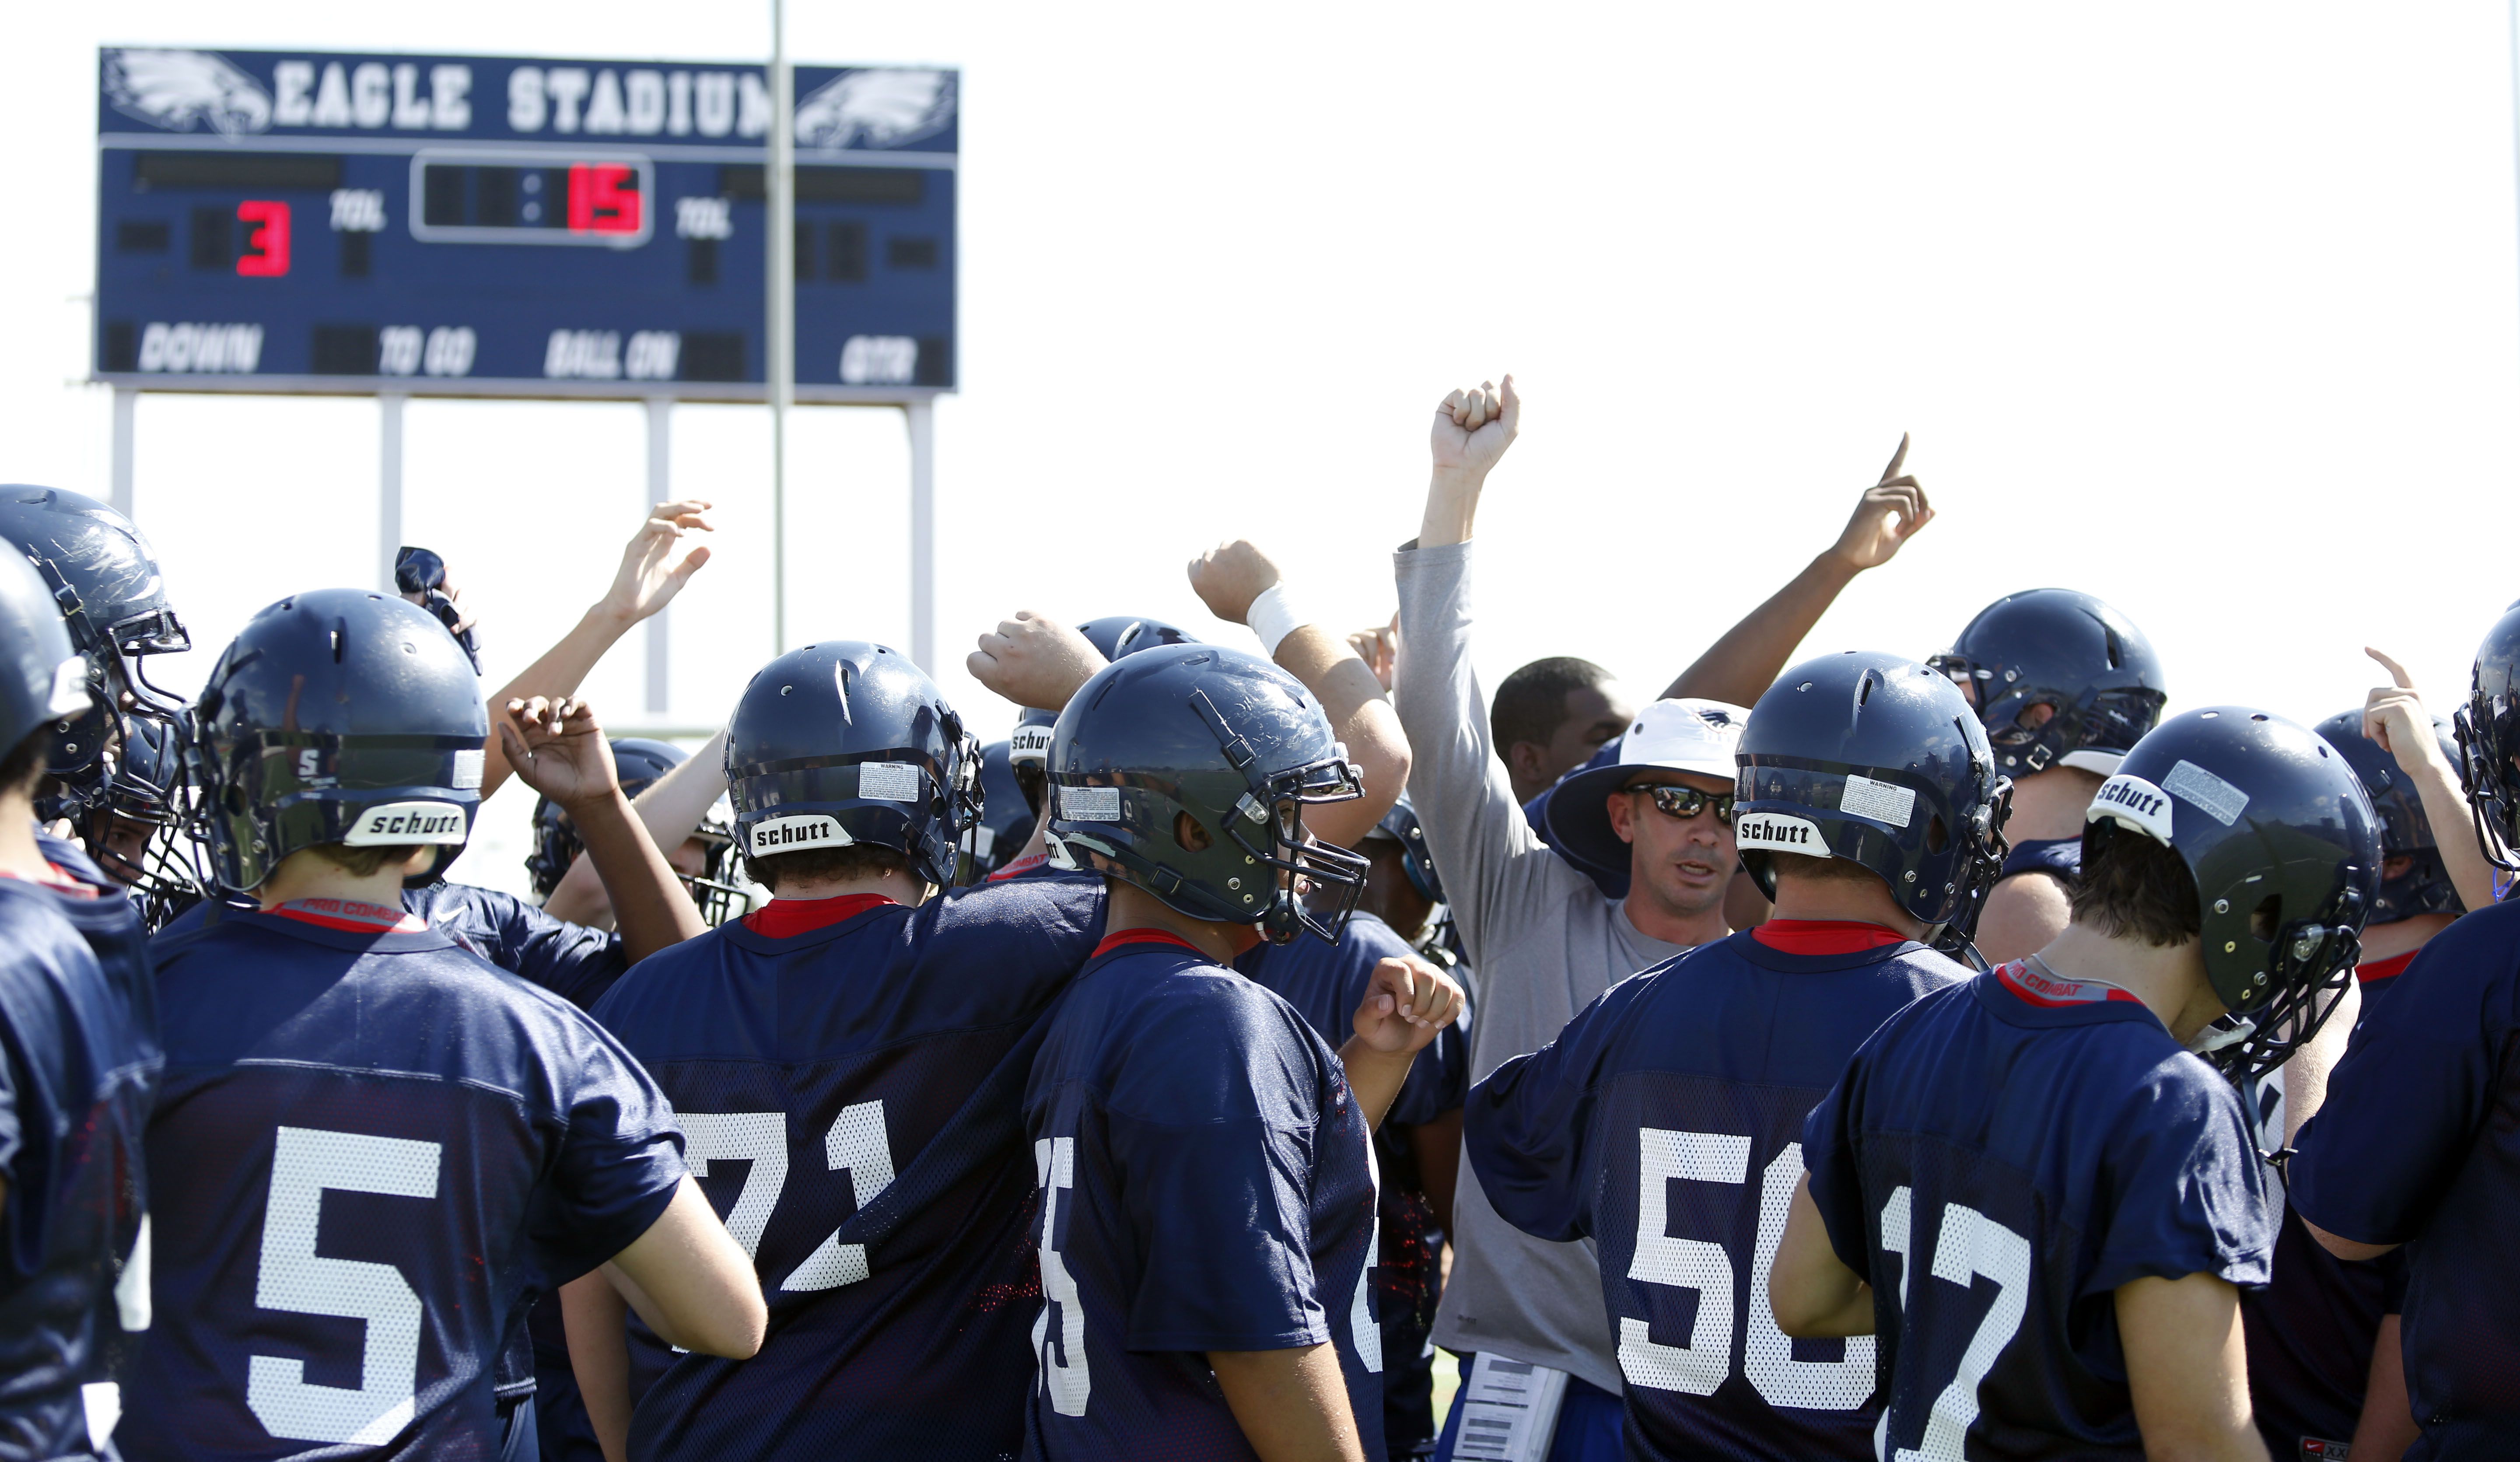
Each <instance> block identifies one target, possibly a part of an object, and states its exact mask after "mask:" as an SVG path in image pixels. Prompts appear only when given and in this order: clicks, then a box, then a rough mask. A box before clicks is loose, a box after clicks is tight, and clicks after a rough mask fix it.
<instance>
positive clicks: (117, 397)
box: [111, 386, 140, 517]
mask: <svg viewBox="0 0 2520 1462" xmlns="http://www.w3.org/2000/svg"><path fill="white" fill-rule="evenodd" d="M139 409H140V393H139V392H138V391H136V390H134V389H132V388H131V387H129V386H115V387H114V388H113V493H112V500H111V501H112V504H113V510H114V511H116V512H118V513H121V514H122V515H123V516H124V517H129V516H131V437H132V432H133V430H134V426H135V423H134V421H133V418H134V417H136V416H138V415H139Z"/></svg>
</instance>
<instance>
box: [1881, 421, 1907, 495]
mask: <svg viewBox="0 0 2520 1462" xmlns="http://www.w3.org/2000/svg"><path fill="white" fill-rule="evenodd" d="M1906 465H1908V433H1906V432H1904V431H1903V432H1900V433H1899V450H1898V451H1897V452H1895V453H1892V454H1891V457H1890V465H1888V466H1886V467H1883V468H1882V469H1881V480H1882V481H1884V482H1887V481H1889V480H1890V479H1891V478H1893V477H1896V476H1898V475H1899V469H1900V468H1901V467H1904V466H1906Z"/></svg>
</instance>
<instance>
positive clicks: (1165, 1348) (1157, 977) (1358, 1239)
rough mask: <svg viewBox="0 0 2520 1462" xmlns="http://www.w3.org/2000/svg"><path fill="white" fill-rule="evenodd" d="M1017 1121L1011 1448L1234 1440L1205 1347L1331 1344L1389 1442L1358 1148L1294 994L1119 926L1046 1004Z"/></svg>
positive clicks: (1176, 1453) (1362, 1425) (1151, 1453)
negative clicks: (1032, 1196)
mask: <svg viewBox="0 0 2520 1462" xmlns="http://www.w3.org/2000/svg"><path fill="white" fill-rule="evenodd" d="M1129 933H1130V934H1131V935H1144V934H1146V933H1148V931H1141V930H1132V931H1129ZM1024 1122H1025V1125H1026V1127H1027V1128H1028V1129H1029V1130H1030V1131H1031V1134H1032V1142H1033V1162H1034V1167H1035V1172H1036V1174H1038V1176H1039V1179H1040V1182H1041V1185H1042V1187H1043V1189H1044V1190H1045V1192H1044V1195H1043V1201H1042V1203H1041V1205H1040V1206H1039V1209H1038V1210H1037V1212H1038V1214H1039V1218H1037V1219H1036V1224H1035V1230H1034V1232H1035V1237H1036V1240H1037V1242H1038V1244H1039V1248H1040V1254H1041V1283H1042V1291H1043V1304H1042V1305H1041V1307H1040V1311H1039V1318H1038V1319H1037V1320H1036V1321H1035V1324H1034V1329H1033V1338H1034V1344H1035V1346H1036V1348H1037V1352H1038V1354H1039V1355H1040V1358H1041V1381H1040V1386H1039V1389H1038V1390H1036V1391H1035V1393H1034V1395H1033V1398H1032V1406H1031V1411H1030V1420H1029V1422H1028V1424H1027V1427H1026V1430H1025V1438H1024V1455H1025V1456H1026V1457H1028V1458H1061V1459H1064V1458H1093V1459H1098V1462H1099V1459H1103V1458H1113V1457H1148V1458H1164V1459H1167V1462H1210V1459H1218V1462H1223V1459H1247V1458H1250V1457H1252V1456H1253V1455H1254V1453H1253V1452H1252V1450H1251V1445H1250V1443H1249V1442H1248V1441H1247V1440H1244V1438H1243V1435H1242V1429H1241V1428H1240V1427H1239V1426H1238V1425H1236V1423H1235V1420H1234V1414H1233V1412H1232V1411H1231V1410H1230V1409H1228V1407H1227V1405H1226V1401H1225V1394H1224V1392H1223V1391H1222V1390H1221V1389H1219V1387H1218V1386H1217V1384H1216V1378H1215V1375H1214V1374H1213V1372H1211V1371H1210V1369H1209V1367H1208V1363H1207V1356H1206V1352H1207V1351H1282V1350H1292V1349H1297V1348H1301V1347H1309V1346H1317V1345H1322V1344H1325V1343H1328V1344H1329V1345H1331V1346H1333V1347H1334V1348H1335V1350H1336V1352H1337V1354H1338V1360H1339V1369H1340V1372H1341V1373H1342V1375H1343V1376H1344V1377H1345V1378H1346V1381H1347V1392H1348V1404H1349V1407H1350V1409H1351V1410H1352V1412H1353V1413H1354V1415H1355V1417H1356V1427H1357V1432H1358V1435H1359V1436H1360V1437H1361V1438H1362V1439H1363V1440H1364V1442H1365V1454H1366V1455H1367V1456H1369V1457H1379V1456H1382V1455H1383V1452H1384V1447H1383V1440H1382V1387H1381V1378H1380V1375H1379V1372H1380V1369H1381V1365H1382V1341H1381V1337H1380V1336H1379V1335H1378V1334H1376V1333H1375V1325H1374V1321H1373V1317H1372V1313H1371V1309H1372V1300H1371V1297H1370V1296H1369V1294H1368V1291H1367V1287H1366V1279H1367V1270H1368V1269H1369V1268H1370V1267H1371V1266H1372V1264H1373V1243H1374V1228H1375V1225H1374V1192H1373V1188H1374V1183H1373V1156H1372V1147H1371V1146H1370V1144H1369V1141H1368V1135H1367V1130H1366V1124H1365V1118H1364V1115H1363V1114H1362V1113H1360V1112H1359V1111H1358V1110H1357V1104H1356V1098H1355V1096H1354V1095H1353V1094H1352V1093H1351V1092H1350V1091H1349V1090H1348V1086H1347V1078H1346V1075H1345V1073H1344V1072H1343V1070H1342V1069H1341V1068H1340V1065H1339V1060H1338V1056H1337V1055H1336V1054H1335V1053H1334V1052H1332V1051H1331V1050H1330V1048H1329V1047H1328V1045H1326V1044H1324V1043H1323V1041H1322V1038H1321V1037H1319V1036H1317V1035H1315V1034H1314V1033H1313V1030H1312V1028H1311V1027H1310V1026H1308V1025H1306V1024H1305V1023H1304V1018H1303V1017H1302V1016H1301V1015H1299V1014H1297V1013H1296V1011H1295V1009H1294V1007H1292V1006H1290V1005H1288V1004H1287V1003H1286V1002H1285V1001H1284V1000H1282V999H1280V998H1279V997H1277V996H1275V995H1272V994H1271V993H1269V992H1268V991H1266V990H1263V989H1262V988H1260V987H1259V986H1257V985H1254V984H1253V983H1251V982H1250V981H1249V980H1247V979H1244V978H1243V977H1242V976H1240V975H1238V974H1236V973H1234V972H1233V971H1232V970H1228V969H1222V968H1219V967H1218V966H1216V965H1214V964H1212V963H1210V962H1209V961H1208V960H1207V958H1206V957H1205V956H1204V955H1201V954H1199V953H1195V952H1194V951H1193V950H1192V949H1191V948H1190V947H1189V946H1187V945H1184V944H1182V943H1180V942H1178V941H1172V940H1145V939H1138V940H1133V941H1129V942H1123V941H1122V940H1119V939H1114V940H1112V941H1110V942H1107V943H1106V944H1105V945H1104V946H1103V948H1102V951H1101V952H1099V953H1097V954H1096V955H1095V957H1094V959H1093V960H1092V961H1091V962H1089V963H1088V964H1087V965H1086V967H1085V971H1084V973H1083V974H1081V975H1079V976H1078V977H1077V980H1076V983H1075V985H1074V986H1073V987H1072V988H1071V989H1070V990H1069V991H1068V993H1067V996H1066V997H1065V998H1064V999H1063V1000H1061V1001H1060V1003H1059V1007H1058V1010H1057V1012H1056V1014H1055V1015H1054V1016H1053V1018H1052V1021H1051V1028H1050V1034H1049V1038H1048V1040H1046V1041H1044V1042H1043V1044H1042V1050H1041V1055H1040V1058H1039V1059H1038V1060H1036V1061H1035V1062H1034V1065H1033V1073H1032V1083H1031V1086H1030V1088H1029V1089H1028V1090H1027V1091H1026V1092H1025V1095H1024Z"/></svg>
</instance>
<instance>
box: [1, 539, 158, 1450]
mask: <svg viewBox="0 0 2520 1462" xmlns="http://www.w3.org/2000/svg"><path fill="white" fill-rule="evenodd" d="M92 710H93V707H92V703H91V696H90V683H89V674H88V668H87V665H86V664H85V663H84V662H83V660H82V657H81V656H80V655H79V654H78V652H77V651H76V650H75V649H74V647H73V646H72V644H71V642H70V637H69V635H68V633H67V630H66V629H65V627H64V625H63V623H62V612H61V607H60V605H59V604H58V602H57V601H56V600H55V599H54V597H53V590H52V586H50V585H48V584H46V583H45V582H44V581H43V580H42V579H41V578H39V577H38V576H37V574H36V572H35V570H34V569H33V568H32V567H30V566H28V564H27V563H26V561H25V560H23V559H21V558H18V557H16V556H15V555H0V745H5V746H6V747H7V748H8V749H7V751H6V752H5V753H0V951H5V952H6V953H0V1233H6V1234H7V1235H8V1242H7V1244H6V1245H5V1246H0V1249H5V1254H0V1455H6V1456H10V1457H24V1458H49V1457H84V1456H89V1455H96V1456H101V1457H112V1456H113V1455H114V1452H113V1450H112V1446H111V1445H110V1439H111V1437H112V1433H113V1430H114V1424H115V1421H116V1418H117V1417H118V1416H119V1414H120V1412H121V1409H122V1405H123V1401H124V1396H123V1393H122V1389H121V1384H122V1383H123V1382H125V1381H127V1380H129V1379H130V1363H131V1360H132V1358H133V1354H134V1352H135V1350H136V1347H137V1345H138V1343H139V1341H140V1339H141V1332H145V1331H146V1329H147V1328H148V1325H149V1301H150V1296H149V1261H148V1251H147V1241H148V1229H147V1227H146V1222H147V1219H146V1205H147V1201H148V1184H147V1180H146V1177H145V1175H144V1168H143V1164H142V1162H141V1146H142V1130H143V1128H144V1126H145V1125H146V1123H147V1121H148V1114H149V1104H150V1101H151V1098H152V1095H153V1092H154V1089H155V1087H156V1085H157V1080H158V1064H159V1053H158V1043H157V1019H156V1015H155V1010H154V991H153V986H152V982H151V980H150V971H149V964H148V959H147V954H146V950H145V947H144V945H143V935H142V932H141V926H140V920H139V916H138V914H137V912H136V911H135V910H134V909H133V908H132V906H131V902H130V901H129V899H127V898H126V897H125V896H124V894H123V892H122V891H121V889H120V888H119V887H117V886H116V885H114V884H112V883H110V882H108V881H107V879H106V878H105V876H104V875H103V874H102V873H100V872H99V871H97V869H96V867H95V865H94V864H90V863H89V862H88V861H87V860H86V859H84V858H82V857H80V856H79V854H78V853H77V852H76V851H75V850H72V849H70V848H68V847H67V845H65V844H62V843H60V842H57V841H55V840H52V839H49V838H39V837H38V835H37V833H36V831H35V795H36V790H37V787H38V784H39V783H40V782H41V781H42V780H43V778H44V775H45V770H46V764H47V761H48V759H49V758H50V757H51V755H52V753H53V749H54V740H55V736H54V728H55V727H56V726H57V725H59V724H61V723H63V722H65V721H67V722H69V723H72V724H80V723H89V724H93V720H94V718H93V716H92Z"/></svg>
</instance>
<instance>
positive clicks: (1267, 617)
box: [1242, 579, 1313, 659]
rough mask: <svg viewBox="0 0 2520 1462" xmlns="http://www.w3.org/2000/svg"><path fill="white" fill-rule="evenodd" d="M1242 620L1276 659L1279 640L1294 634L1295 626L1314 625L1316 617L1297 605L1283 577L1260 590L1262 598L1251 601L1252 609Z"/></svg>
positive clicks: (1263, 647) (1264, 648)
mask: <svg viewBox="0 0 2520 1462" xmlns="http://www.w3.org/2000/svg"><path fill="white" fill-rule="evenodd" d="M1242 622H1243V623H1244V624H1247V625H1249V626H1251V633H1252V634H1254V635H1257V636H1259V637H1260V648H1261V649H1262V650H1263V651H1264V652H1266V653H1267V654H1268V655H1269V657H1270V658H1272V659H1275V658H1277V654H1278V644H1279V642H1281V641H1283V640H1284V639H1285V638H1286V637H1287V636H1289V635H1291V634H1293V633H1295V628H1296V626H1298V625H1308V624H1311V623H1312V622H1313V620H1312V616H1311V615H1309V614H1306V613H1305V612H1304V611H1303V610H1301V609H1299V608H1297V607H1295V604H1294V601H1293V599H1292V598H1289V597H1288V595H1287V594H1286V581H1285V580H1283V579H1281V580H1279V581H1278V582H1277V583H1275V584H1272V585H1270V586H1269V587H1268V588H1266V589H1263V590H1261V591H1260V597H1259V598H1255V599H1253V600H1252V601H1251V610H1250V612H1249V613H1247V614H1245V615H1243V616H1242Z"/></svg>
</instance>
